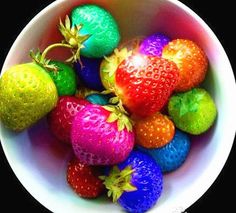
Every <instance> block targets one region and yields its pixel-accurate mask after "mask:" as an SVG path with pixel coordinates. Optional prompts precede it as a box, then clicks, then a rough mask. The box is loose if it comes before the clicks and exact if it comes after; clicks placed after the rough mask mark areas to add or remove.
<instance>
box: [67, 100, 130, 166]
mask: <svg viewBox="0 0 236 213" xmlns="http://www.w3.org/2000/svg"><path fill="white" fill-rule="evenodd" d="M131 129H132V126H131V124H130V123H129V119H128V117H127V116H126V115H125V114H122V113H121V112H120V111H119V109H118V108H116V107H114V106H100V105H95V104H90V105H87V106H85V107H84V108H83V109H82V110H80V111H79V112H78V113H77V114H76V116H75V118H74V121H73V123H72V128H71V140H72V147H73V150H74V153H75V155H76V156H77V158H78V159H79V160H80V161H81V162H83V163H85V164H88V165H113V164H117V163H119V162H122V161H123V160H125V159H126V158H127V156H128V155H129V153H130V152H131V150H132V149H133V146H134V133H133V132H132V131H131Z"/></svg>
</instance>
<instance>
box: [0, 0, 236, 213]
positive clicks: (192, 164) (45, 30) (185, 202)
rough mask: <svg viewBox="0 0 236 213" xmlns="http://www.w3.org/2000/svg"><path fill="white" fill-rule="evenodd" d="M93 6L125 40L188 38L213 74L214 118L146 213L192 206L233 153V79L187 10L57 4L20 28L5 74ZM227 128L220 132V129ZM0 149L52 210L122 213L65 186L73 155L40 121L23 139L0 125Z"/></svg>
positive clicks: (150, 4)
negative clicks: (78, 11) (73, 14)
mask: <svg viewBox="0 0 236 213" xmlns="http://www.w3.org/2000/svg"><path fill="white" fill-rule="evenodd" d="M82 3H95V4H98V5H101V6H102V7H104V8H106V9H108V10H109V11H110V12H111V13H112V14H113V16H114V17H115V18H116V20H117V21H118V23H119V26H120V29H121V33H122V38H123V40H127V39H130V38H133V37H135V36H140V35H149V34H151V33H155V32H158V31H159V32H163V33H166V34H167V35H169V36H171V37H172V38H179V37H181V38H188V39H192V40H194V41H195V42H197V43H198V44H199V45H200V46H201V47H202V48H203V49H204V50H205V52H206V54H207V56H208V58H209V61H210V67H211V70H210V71H209V73H208V76H207V79H206V81H205V84H204V86H205V88H206V89H207V90H208V91H209V92H210V93H211V95H212V96H213V98H214V100H215V102H216V105H217V108H218V118H217V122H216V124H215V126H214V127H213V128H212V129H211V131H209V132H208V133H207V134H205V135H203V136H201V137H196V138H195V139H194V140H193V143H192V148H191V152H190V155H189V157H188V159H187V161H186V163H185V164H184V165H183V166H182V167H181V168H180V169H178V170H177V171H175V172H173V173H171V174H168V175H165V176H164V191H163V194H162V196H161V198H160V200H159V202H158V203H157V205H156V206H155V207H154V208H152V209H151V210H150V212H161V213H173V212H177V211H178V210H184V209H186V208H188V207H189V206H191V205H192V204H193V203H194V202H195V201H197V200H198V199H199V198H200V197H201V196H202V195H203V194H204V192H205V191H206V190H207V189H208V188H209V187H210V186H211V184H212V183H213V182H214V180H215V179H216V178H217V176H218V175H219V173H220V171H221V170H222V168H223V166H224V164H225V162H226V160H227V158H228V155H229V152H230V150H231V147H232V144H233V140H234V136H235V129H236V124H235V122H234V120H233V119H231V118H232V117H234V118H235V117H236V110H235V106H236V99H232V97H231V94H236V86H235V80H234V76H233V71H232V68H231V66H230V63H229V60H228V58H227V55H226V54H225V51H224V49H223V47H222V46H221V44H220V42H219V41H218V39H217V37H216V36H215V35H214V33H213V32H212V31H211V29H210V28H209V27H208V26H207V24H206V23H205V22H204V21H203V20H202V19H201V18H200V17H199V16H198V15H197V14H195V13H194V12H193V11H192V10H190V9H189V8H188V7H187V6H185V5H183V4H182V3H180V2H178V1H176V0H145V1H137V0H110V1H106V0H57V1H55V2H53V3H52V4H51V5H49V6H48V7H46V8H45V9H44V10H42V11H41V12H40V13H39V14H38V15H36V17H34V18H33V19H32V20H31V21H30V23H29V24H28V25H27V26H26V27H25V28H24V29H23V31H22V32H21V33H20V35H19V36H18V38H17V39H16V41H15V42H14V44H13V46H12V48H11V50H10V52H9V54H8V56H7V58H6V61H5V63H4V66H3V69H2V72H4V71H5V70H6V69H7V68H8V67H10V66H11V65H14V64H17V63H24V62H26V61H28V60H29V58H28V52H29V50H30V49H32V48H37V47H42V48H44V47H45V45H46V44H48V43H50V42H53V41H57V40H58V39H59V38H60V37H59V36H58V33H57V28H56V25H57V24H58V20H59V17H64V15H65V14H66V13H69V11H70V10H71V8H72V7H73V6H75V5H79V4H82ZM222 130H224V131H222ZM0 135H1V143H2V146H3V150H4V152H5V154H6V157H7V160H8V161H9V163H10V166H11V167H12V169H13V171H14V172H15V174H16V176H17V177H18V179H19V181H20V182H21V183H22V184H23V186H24V187H25V188H26V189H27V190H28V191H29V192H30V193H31V195H32V196H33V197H35V198H36V199H37V200H38V201H39V202H40V203H41V204H42V205H44V206H45V207H46V208H48V209H49V210H51V211H52V212H56V213H59V212H63V213H64V212H67V213H72V212H73V213H74V212H87V213H88V212H110V213H111V212H114V213H115V212H121V208H120V207H119V206H118V205H115V204H112V203H110V202H108V201H107V200H106V199H104V198H101V199H98V200H92V201H89V200H84V199H80V198H79V197H78V196H77V195H75V193H74V192H73V191H72V190H71V189H70V188H69V187H68V185H67V182H66V178H65V174H66V173H65V172H66V164H67V160H68V157H69V156H70V150H69V149H66V148H65V147H64V146H59V145H58V144H57V143H56V141H55V140H54V139H53V137H51V135H50V133H49V131H48V130H47V126H46V122H45V120H44V119H43V120H42V121H40V122H39V123H38V124H37V125H35V126H34V127H32V128H31V129H29V130H27V131H24V132H22V133H20V134H15V133H12V132H11V131H9V130H7V129H5V128H4V126H3V125H1V133H0Z"/></svg>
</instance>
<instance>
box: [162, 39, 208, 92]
mask: <svg viewBox="0 0 236 213" xmlns="http://www.w3.org/2000/svg"><path fill="white" fill-rule="evenodd" d="M162 57H163V58H166V59H168V60H171V61H173V62H175V63H176V64H177V66H178V68H179V70H180V79H179V82H178V85H177V87H176V89H175V91H178V92H184V91H187V90H190V89H192V88H194V87H197V86H198V85H199V84H200V83H201V82H202V81H203V80H204V79H205V75H206V72H207V68H208V59H207V57H206V54H205V53H204V52H203V50H202V49H201V48H200V47H199V46H198V45H197V44H196V43H195V42H193V41H191V40H187V39H176V40H173V41H171V42H169V43H168V44H167V45H166V46H165V47H164V49H163V52H162Z"/></svg>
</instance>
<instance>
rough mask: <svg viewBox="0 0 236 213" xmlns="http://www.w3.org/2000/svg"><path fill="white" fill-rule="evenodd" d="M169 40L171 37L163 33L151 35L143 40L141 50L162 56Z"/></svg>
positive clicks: (148, 53) (147, 53)
mask: <svg viewBox="0 0 236 213" xmlns="http://www.w3.org/2000/svg"><path fill="white" fill-rule="evenodd" d="M169 42H170V38H169V37H167V36H166V35H164V34H162V33H156V34H153V35H150V36H148V37H146V38H145V39H144V40H143V41H142V43H141V45H140V52H141V53H142V54H144V55H152V56H159V57H161V55H162V50H163V48H164V46H165V45H167V44H168V43H169Z"/></svg>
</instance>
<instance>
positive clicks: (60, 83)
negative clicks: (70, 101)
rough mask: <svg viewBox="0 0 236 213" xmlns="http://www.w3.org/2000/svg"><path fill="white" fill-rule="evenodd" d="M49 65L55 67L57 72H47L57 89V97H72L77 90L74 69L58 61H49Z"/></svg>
mask: <svg viewBox="0 0 236 213" xmlns="http://www.w3.org/2000/svg"><path fill="white" fill-rule="evenodd" d="M49 64H51V65H54V66H56V67H57V71H55V72H49V75H50V76H51V78H52V79H53V81H54V83H55V85H56V87H57V92H58V95H59V96H64V95H74V94H75V92H76V89H77V77H76V74H75V71H74V69H73V68H72V67H71V66H70V65H69V64H66V63H64V62H60V61H50V63H49Z"/></svg>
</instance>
